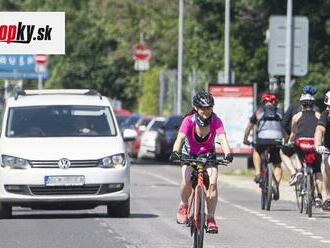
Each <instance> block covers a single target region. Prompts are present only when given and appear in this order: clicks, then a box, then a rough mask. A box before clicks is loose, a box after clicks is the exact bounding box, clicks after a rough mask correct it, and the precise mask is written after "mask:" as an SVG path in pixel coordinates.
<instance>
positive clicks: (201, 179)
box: [180, 154, 228, 248]
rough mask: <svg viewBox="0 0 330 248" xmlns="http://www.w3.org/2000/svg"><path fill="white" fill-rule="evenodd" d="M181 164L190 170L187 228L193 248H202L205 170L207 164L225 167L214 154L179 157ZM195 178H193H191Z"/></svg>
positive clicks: (204, 213) (206, 186) (205, 207)
mask: <svg viewBox="0 0 330 248" xmlns="http://www.w3.org/2000/svg"><path fill="white" fill-rule="evenodd" d="M180 160H181V162H183V163H188V164H189V165H190V166H191V167H192V168H193V172H192V187H193V192H192V194H191V197H190V199H189V204H188V226H190V234H191V236H193V237H194V238H193V240H194V241H193V248H203V242H204V231H205V230H206V224H205V222H206V218H205V217H206V215H207V203H206V192H207V188H208V174H207V171H206V169H205V167H206V165H207V164H208V163H216V164H217V165H227V164H228V163H227V162H226V160H225V159H224V158H223V157H221V158H220V157H219V156H215V154H204V155H199V156H197V157H196V156H184V155H182V156H181V159H180ZM193 177H195V178H193Z"/></svg>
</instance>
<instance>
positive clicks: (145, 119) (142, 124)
mask: <svg viewBox="0 0 330 248" xmlns="http://www.w3.org/2000/svg"><path fill="white" fill-rule="evenodd" d="M152 118H153V116H151V115H142V114H133V115H131V116H130V117H129V118H128V119H127V120H126V121H125V122H124V123H123V125H122V127H121V128H122V130H125V129H127V128H131V129H135V131H136V132H137V137H136V139H135V140H134V141H132V142H128V143H127V151H128V153H129V155H130V156H131V157H133V158H137V155H138V152H139V149H140V143H141V137H142V134H143V133H144V131H145V130H146V128H147V125H148V124H149V122H150V121H151V120H152Z"/></svg>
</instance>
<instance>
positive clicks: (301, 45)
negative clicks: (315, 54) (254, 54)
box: [268, 16, 309, 76]
mask: <svg viewBox="0 0 330 248" xmlns="http://www.w3.org/2000/svg"><path fill="white" fill-rule="evenodd" d="M286 18H287V17H286V16H271V17H270V19H269V23H270V25H269V26H270V40H269V46H268V72H269V74H270V75H272V76H283V75H285V69H286V64H285V58H286ZM292 22H293V23H292V25H293V35H292V45H293V49H292V66H291V68H292V75H293V76H305V75H306V74H307V72H308V32H309V30H308V19H307V17H305V16H295V17H294V18H293V21H292Z"/></svg>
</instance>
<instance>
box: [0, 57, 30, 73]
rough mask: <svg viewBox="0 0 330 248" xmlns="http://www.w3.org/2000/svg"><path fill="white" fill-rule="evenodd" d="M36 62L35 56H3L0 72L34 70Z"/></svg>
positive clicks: (0, 60)
mask: <svg viewBox="0 0 330 248" xmlns="http://www.w3.org/2000/svg"><path fill="white" fill-rule="evenodd" d="M34 66H35V61H34V57H33V55H28V54H1V55H0V71H3V70H4V71H11V70H24V71H28V70H31V71H32V70H34Z"/></svg>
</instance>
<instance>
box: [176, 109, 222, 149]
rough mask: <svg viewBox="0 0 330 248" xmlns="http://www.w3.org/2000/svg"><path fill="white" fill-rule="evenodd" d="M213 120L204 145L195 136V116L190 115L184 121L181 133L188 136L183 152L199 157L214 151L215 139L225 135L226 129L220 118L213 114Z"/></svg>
mask: <svg viewBox="0 0 330 248" xmlns="http://www.w3.org/2000/svg"><path fill="white" fill-rule="evenodd" d="M211 118H212V119H211V123H210V134H209V137H208V139H207V140H206V141H204V142H202V143H199V142H198V141H197V140H196V139H195V136H194V132H195V128H196V122H195V115H194V114H193V115H189V116H186V117H185V118H184V119H183V121H182V124H181V127H180V129H179V132H181V133H183V134H185V135H186V140H185V144H184V150H183V152H187V153H188V154H189V155H193V154H194V155H199V154H204V153H208V152H213V151H214V140H215V137H216V135H220V134H223V133H225V129H224V126H223V124H222V121H221V120H220V118H219V117H218V116H216V115H215V114H212V117H211Z"/></svg>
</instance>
